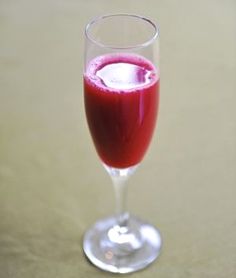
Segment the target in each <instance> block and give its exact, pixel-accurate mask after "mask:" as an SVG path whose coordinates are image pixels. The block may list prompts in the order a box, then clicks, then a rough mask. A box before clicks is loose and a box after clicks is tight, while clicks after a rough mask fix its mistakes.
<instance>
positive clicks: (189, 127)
mask: <svg viewBox="0 0 236 278" xmlns="http://www.w3.org/2000/svg"><path fill="white" fill-rule="evenodd" d="M118 12H127V13H128V12H130V13H137V14H143V15H146V16H148V17H151V18H152V19H154V20H155V21H157V22H158V23H159V26H160V30H161V32H160V33H161V104H160V114H159V119H158V127H157V129H156V131H155V136H154V139H153V141H152V144H151V147H150V149H149V151H148V153H147V155H146V157H145V159H144V161H143V163H142V165H141V166H140V168H139V169H138V171H137V172H136V173H135V175H134V176H133V177H132V178H131V179H130V181H129V191H128V206H129V210H130V211H131V213H133V214H136V215H138V216H139V217H141V218H144V219H146V220H147V221H149V222H151V223H153V224H154V225H155V226H157V227H158V228H159V229H160V231H161V234H162V238H163V241H164V245H163V250H162V254H161V256H160V257H159V259H158V260H157V261H156V262H155V263H153V264H152V265H151V266H150V267H148V268H147V269H145V270H143V271H141V272H137V273H134V274H132V275H130V277H137V278H138V277H143V278H148V277H150V278H151V277H164V278H165V277H167V278H169V277H171V278H175V277H176V278H177V277H178V278H185V277H186V278H189V277H196V278H199V277H204V278H205V277H214V278H215V277H217V278H221V277H222V278H223V277H224V278H226V277H227V278H231V277H232V278H233V277H236V201H235V196H236V123H235V119H236V109H235V103H236V51H235V49H236V2H235V1H234V0H226V1H219V0H217V1H213V0H207V1H204V0H199V1H187V0H184V1H174V0H173V1H171V0H167V1H155V0H153V1H152V0H149V1H134V0H129V1H108V0H100V1H98V0H94V1H89V0H87V1H83V0H50V1H46V0H45V1H34V0H33V1H30V0H28V1H27V0H21V1H17V0H12V1H8V0H2V1H1V2H0V37H1V40H0V41H1V43H0V277H1V278H23V277H24V278H28V277H36V278H44V277H45V278H46V277H47V278H48V277H50V278H52V277H57V278H64V277H67V278H73V277H77V278H78V277H80V278H84V277H86V278H89V277H113V275H112V274H108V273H105V272H103V271H100V270H98V269H96V268H95V267H93V266H92V265H91V264H90V263H88V261H87V260H86V259H85V257H84V255H83V251H82V248H81V243H82V238H83V234H84V232H85V231H86V229H87V228H88V227H89V226H90V225H92V224H93V223H94V222H95V221H96V220H97V219H100V218H102V217H105V216H108V215H110V214H112V213H113V211H114V194H113V188H112V186H111V182H110V179H109V177H108V175H107V174H106V173H105V171H104V169H103V167H102V166H101V164H100V162H99V159H98V157H97V155H96V153H95V150H94V147H93V145H92V141H91V138H90V135H89V132H88V128H87V124H86V120H85V116H84V108H83V87H82V70H83V69H82V68H83V51H84V50H83V29H84V26H85V24H86V23H87V22H88V21H89V20H90V19H91V18H92V17H94V16H96V15H101V14H104V13H118ZM114 277H115V276H114Z"/></svg>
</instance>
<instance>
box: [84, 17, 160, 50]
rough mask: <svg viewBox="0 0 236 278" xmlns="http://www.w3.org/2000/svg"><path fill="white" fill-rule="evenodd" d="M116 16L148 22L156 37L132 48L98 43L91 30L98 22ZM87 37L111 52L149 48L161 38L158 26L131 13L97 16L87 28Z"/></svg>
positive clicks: (145, 18)
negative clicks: (90, 32)
mask: <svg viewBox="0 0 236 278" xmlns="http://www.w3.org/2000/svg"><path fill="white" fill-rule="evenodd" d="M115 16H127V17H133V18H136V19H141V20H143V21H146V22H147V23H149V24H150V25H152V27H153V28H154V35H153V36H151V38H150V39H148V40H146V41H145V42H143V43H139V44H135V45H131V46H124V47H122V46H115V45H110V44H105V43H101V42H99V41H97V40H96V39H94V38H93V37H92V36H91V35H90V34H89V29H90V28H91V27H92V26H93V25H94V24H96V23H97V22H99V21H101V20H103V19H106V18H109V17H115ZM85 36H86V38H87V39H88V40H89V41H91V42H92V43H94V44H96V45H97V46H99V47H102V48H107V49H111V50H115V49H120V50H125V49H127V50H129V49H136V48H144V47H147V46H149V45H150V44H152V43H153V42H154V41H155V39H156V38H157V37H159V29H158V27H157V25H156V24H155V23H154V22H153V21H152V20H151V19H149V18H147V17H145V16H142V15H138V14H129V13H117V14H104V15H101V16H97V17H95V18H93V19H92V20H91V21H90V22H89V23H88V24H87V25H86V26H85Z"/></svg>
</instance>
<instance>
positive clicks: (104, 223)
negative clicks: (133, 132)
mask: <svg viewBox="0 0 236 278" xmlns="http://www.w3.org/2000/svg"><path fill="white" fill-rule="evenodd" d="M83 249H84V252H85V254H86V256H87V257H88V259H89V260H90V261H91V262H92V263H93V264H94V265H96V266H97V267H99V268H101V269H103V270H106V271H109V272H114V273H130V272H134V271H137V270H140V269H143V268H145V267H146V266H148V265H149V264H150V263H152V262H153V261H154V260H155V259H156V258H157V257H158V255H159V254H160V250H161V237H160V233H159V231H158V230H157V229H156V228H154V227H153V226H151V225H149V224H147V223H143V222H142V221H140V220H139V219H137V218H135V217H130V218H129V220H128V225H127V227H120V226H117V225H116V219H115V218H114V217H111V218H106V219H103V220H100V221H98V222H97V223H95V225H94V226H93V227H92V228H91V229H90V230H89V231H87V232H86V234H85V236H84V242H83Z"/></svg>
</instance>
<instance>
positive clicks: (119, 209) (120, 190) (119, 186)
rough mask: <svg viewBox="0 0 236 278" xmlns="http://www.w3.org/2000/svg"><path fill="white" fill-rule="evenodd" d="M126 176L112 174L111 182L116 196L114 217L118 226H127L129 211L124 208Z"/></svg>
mask: <svg viewBox="0 0 236 278" xmlns="http://www.w3.org/2000/svg"><path fill="white" fill-rule="evenodd" d="M127 180H128V176H113V177H112V182H113V186H114V190H115V197H116V217H117V225H118V226H119V227H121V228H122V227H124V228H125V227H127V225H128V219H129V213H128V212H127V210H126V197H127Z"/></svg>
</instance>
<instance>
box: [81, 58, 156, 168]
mask: <svg viewBox="0 0 236 278" xmlns="http://www.w3.org/2000/svg"><path fill="white" fill-rule="evenodd" d="M84 99H85V109H86V116H87V121H88V125H89V129H90V133H91V135H92V138H93V141H94V144H95V147H96V150H97V153H98V155H99V156H100V158H101V160H102V161H103V162H104V163H105V164H106V165H108V166H111V167H115V168H120V169H121V168H127V167H130V166H134V165H136V164H138V163H139V162H140V161H141V160H142V158H143V156H144V154H145V152H146V150H147V148H148V145H149V143H150V140H151V138H152V134H153V131H154V127H155V122H156V116H157V110H158V102H159V78H158V75H157V73H156V69H155V67H154V65H153V64H152V63H151V62H150V61H148V60H146V59H145V58H143V57H141V56H136V55H131V54H117V55H114V54H112V55H105V56H100V57H97V58H95V59H94V60H92V61H91V62H90V63H89V65H88V67H87V70H86V73H85V75H84Z"/></svg>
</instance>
